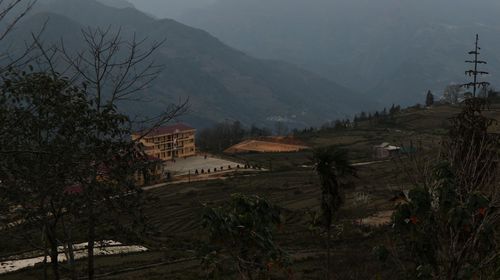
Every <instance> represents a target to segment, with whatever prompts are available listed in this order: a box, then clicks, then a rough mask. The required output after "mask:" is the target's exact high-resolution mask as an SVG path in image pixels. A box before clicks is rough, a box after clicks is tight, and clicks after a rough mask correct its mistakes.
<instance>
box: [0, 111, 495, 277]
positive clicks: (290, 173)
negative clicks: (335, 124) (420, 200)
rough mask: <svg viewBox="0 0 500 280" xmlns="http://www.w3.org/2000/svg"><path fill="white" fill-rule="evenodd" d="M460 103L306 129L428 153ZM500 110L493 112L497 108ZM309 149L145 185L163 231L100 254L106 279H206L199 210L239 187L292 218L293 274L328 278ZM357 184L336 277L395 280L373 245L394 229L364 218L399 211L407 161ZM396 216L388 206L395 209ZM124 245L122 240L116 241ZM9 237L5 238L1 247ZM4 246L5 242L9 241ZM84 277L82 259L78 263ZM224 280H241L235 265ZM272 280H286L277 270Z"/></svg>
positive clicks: (338, 247)
mask: <svg viewBox="0 0 500 280" xmlns="http://www.w3.org/2000/svg"><path fill="white" fill-rule="evenodd" d="M458 111H459V109H458V108H454V107H447V106H440V107H436V108H431V109H422V110H408V111H405V112H403V113H401V114H400V115H398V116H397V117H395V118H394V119H388V120H385V121H383V122H378V123H373V122H372V123H370V122H368V121H367V122H365V123H361V124H360V125H359V126H358V127H356V128H352V129H345V130H338V131H333V130H332V131H329V132H325V131H324V132H315V133H313V134H310V135H304V136H303V137H302V138H303V139H302V140H303V141H304V142H306V143H307V144H308V145H310V146H312V147H315V146H323V145H332V144H335V145H341V146H343V147H345V148H347V149H349V151H350V152H351V159H352V161H353V162H366V161H371V148H372V146H373V145H375V144H380V143H381V142H391V143H394V144H408V143H410V142H412V143H414V144H418V145H420V146H421V147H423V148H424V151H421V152H422V153H424V152H429V151H435V150H436V149H437V147H438V146H439V143H440V140H441V139H442V136H443V135H444V133H445V131H446V127H447V124H448V119H449V118H450V117H451V116H452V115H453V114H456V113H457V112H458ZM491 114H492V115H494V116H499V115H500V114H497V113H496V112H491ZM310 156H311V152H310V151H302V152H297V153H270V154H242V155H238V156H236V158H235V161H237V162H241V161H245V162H251V163H254V164H259V165H261V166H263V167H264V168H266V169H269V170H270V171H267V172H260V173H256V174H246V175H245V174H243V173H241V174H238V173H236V174H232V175H231V176H230V177H229V178H226V179H225V180H212V181H204V182H193V183H183V184H176V185H169V186H166V187H163V188H157V189H153V190H151V191H148V195H150V196H152V197H153V198H154V200H153V201H152V202H150V204H148V205H147V207H146V212H147V215H148V216H149V217H150V222H151V223H152V225H154V226H155V227H156V229H157V231H156V233H155V234H152V235H151V236H149V237H148V238H147V239H146V240H145V241H144V244H142V245H145V246H146V247H148V248H149V249H150V251H149V252H144V253H137V254H130V255H123V256H109V257H99V258H97V261H96V264H97V274H98V275H100V276H101V277H100V278H101V279H120V280H126V279H203V276H204V274H203V271H202V270H201V269H200V261H199V259H198V258H197V257H198V255H197V249H198V248H199V247H200V245H201V244H202V243H203V242H205V241H206V240H205V238H204V236H206V233H205V232H204V230H203V228H202V227H201V223H200V216H201V213H202V211H203V206H204V205H216V204H218V203H221V202H223V201H225V200H227V199H229V197H230V195H231V194H233V193H244V194H258V195H260V196H262V197H264V198H267V199H269V200H271V201H273V202H274V203H276V204H277V205H279V206H280V207H282V209H283V213H284V217H285V219H286V223H285V226H284V229H283V231H281V232H279V234H278V238H277V242H278V243H279V244H280V245H281V246H282V247H283V248H284V249H285V250H286V251H287V252H289V253H290V255H291V257H292V259H293V260H294V263H293V265H292V269H293V271H294V275H295V279H320V278H321V276H322V275H323V274H324V267H325V265H324V264H325V246H324V244H323V239H322V238H321V236H319V235H318V234H317V233H315V232H313V231H311V230H310V212H311V211H315V210H317V209H318V207H319V199H320V189H319V182H318V180H317V177H316V175H315V173H314V171H313V170H312V168H311V167H310V160H309V157H310ZM358 177H359V179H356V180H355V181H354V186H353V187H351V188H348V189H346V190H345V196H346V203H345V206H344V207H343V208H342V210H341V211H340V213H339V219H338V221H337V222H336V226H337V228H338V233H337V234H336V235H335V240H334V242H333V243H334V244H333V250H332V251H333V258H332V260H333V270H334V277H335V278H334V279H376V277H380V279H398V278H400V275H398V274H397V271H396V270H395V269H394V268H393V267H392V266H391V265H384V264H381V263H379V262H378V261H377V260H376V259H375V257H374V256H373V255H372V248H373V247H374V246H376V245H379V244H381V243H384V242H386V241H387V240H388V239H390V238H391V236H390V232H391V226H390V225H382V226H368V225H363V224H360V223H359V221H362V220H363V219H366V218H368V217H372V216H377V215H378V216H384V215H386V214H387V213H388V211H391V210H393V209H394V208H395V205H394V203H393V202H391V198H393V197H394V196H395V195H396V194H397V193H398V192H399V191H401V190H404V189H408V188H409V187H410V184H409V182H408V180H407V177H406V176H405V175H404V172H402V170H401V162H394V161H384V162H379V163H374V164H370V165H363V166H359V167H358ZM389 213H390V212H389ZM120 241H121V240H120ZM5 242H6V241H5V240H3V241H2V243H5ZM2 243H0V245H3V244H2ZM13 247H14V246H7V247H3V248H2V247H0V252H1V254H2V255H5V254H6V253H8V251H9V250H12V249H13ZM80 265H81V267H80V272H81V273H84V272H83V270H84V263H80ZM41 275H42V271H41V268H40V267H38V268H35V269H29V270H25V271H21V272H17V273H12V274H6V275H1V276H0V279H9V280H10V279H40V278H41ZM226 279H235V276H234V275H232V274H231V271H228V272H227V275H226ZM273 279H284V278H283V276H282V275H279V274H276V275H275V277H274V278H273Z"/></svg>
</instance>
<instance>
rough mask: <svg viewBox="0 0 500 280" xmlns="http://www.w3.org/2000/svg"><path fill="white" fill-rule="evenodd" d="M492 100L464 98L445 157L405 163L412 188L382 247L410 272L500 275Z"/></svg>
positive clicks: (478, 276)
mask: <svg viewBox="0 0 500 280" xmlns="http://www.w3.org/2000/svg"><path fill="white" fill-rule="evenodd" d="M486 106H487V100H485V99H484V98H470V99H467V100H465V104H464V109H463V110H462V112H461V113H460V114H459V115H457V116H456V117H454V118H453V119H452V120H451V121H452V127H451V129H450V131H449V135H448V137H447V139H445V141H444V142H443V144H442V148H441V151H442V153H441V154H440V155H439V157H438V158H437V159H436V158H431V159H428V160H426V161H421V160H420V159H418V158H412V159H411V163H409V164H401V166H403V167H404V171H405V172H406V174H408V179H409V181H410V182H412V183H413V184H414V188H413V189H412V190H411V191H410V192H409V201H408V203H406V204H402V205H401V206H399V208H398V209H397V211H396V212H395V214H394V216H393V222H394V228H393V229H394V232H393V234H394V237H395V238H394V243H392V244H389V245H388V247H378V248H377V249H376V252H377V255H378V256H379V257H381V259H383V260H384V261H391V262H392V263H393V264H395V265H396V266H397V267H399V268H400V269H401V270H402V271H403V272H405V273H407V275H408V276H410V277H413V278H417V279H498V278H499V277H500V273H499V270H498V267H499V265H498V264H499V262H500V247H499V245H498V244H499V243H498V241H499V240H498V237H499V235H498V233H499V230H500V210H499V209H500V200H499V198H500V190H499V188H498V175H499V169H498V168H499V165H498V161H499V159H500V152H499V151H500V144H499V143H500V141H499V140H500V139H499V136H498V135H497V134H494V133H490V132H489V131H488V129H489V127H490V126H491V125H492V123H493V122H494V120H492V119H490V118H488V117H486V116H485V115H484V114H483V109H484V108H486ZM424 165H425V166H427V167H425V168H423V167H424ZM415 276H416V277H415Z"/></svg>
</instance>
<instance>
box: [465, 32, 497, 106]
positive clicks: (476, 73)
mask: <svg viewBox="0 0 500 280" xmlns="http://www.w3.org/2000/svg"><path fill="white" fill-rule="evenodd" d="M480 50H481V48H480V47H479V35H478V34H476V44H475V48H474V50H473V51H470V52H469V54H470V55H474V60H466V61H465V62H466V63H471V64H474V70H472V69H471V70H467V71H465V75H468V76H469V77H473V82H470V83H466V84H463V85H460V86H461V87H464V88H471V87H472V88H473V92H472V96H473V97H476V91H477V89H478V88H479V87H483V88H486V87H487V86H489V85H490V83H488V82H479V81H478V77H479V76H482V75H487V74H489V73H488V72H485V71H479V70H478V65H479V64H487V62H486V61H483V60H478V57H479V54H480V53H479V51H480Z"/></svg>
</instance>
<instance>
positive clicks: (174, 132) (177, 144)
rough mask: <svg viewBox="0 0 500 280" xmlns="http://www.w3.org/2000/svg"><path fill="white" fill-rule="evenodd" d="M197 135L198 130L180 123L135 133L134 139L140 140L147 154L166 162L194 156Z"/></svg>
mask: <svg viewBox="0 0 500 280" xmlns="http://www.w3.org/2000/svg"><path fill="white" fill-rule="evenodd" d="M195 134H196V129H194V128H192V127H190V126H188V125H186V124H182V123H178V124H174V125H170V126H163V127H158V128H155V129H151V130H148V129H146V130H143V131H139V132H136V133H133V134H132V139H133V140H137V139H139V141H140V143H141V144H143V146H144V151H145V152H146V154H148V155H150V156H153V157H156V158H159V159H161V160H163V161H165V160H172V159H174V158H179V157H182V158H184V157H189V156H194V155H195V154H196V147H195ZM141 137H142V138H141Z"/></svg>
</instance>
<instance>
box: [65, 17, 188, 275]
mask: <svg viewBox="0 0 500 280" xmlns="http://www.w3.org/2000/svg"><path fill="white" fill-rule="evenodd" d="M82 36H83V39H84V42H85V46H84V48H83V50H81V51H78V52H76V53H71V52H70V50H68V49H67V48H66V47H65V44H64V41H61V44H60V47H58V49H57V52H58V53H59V54H61V56H62V57H63V64H65V67H64V69H66V70H65V71H66V73H68V74H69V75H70V76H71V80H72V81H73V82H81V83H82V85H83V87H84V88H85V89H86V91H87V93H88V94H89V95H91V100H92V101H93V103H92V104H93V106H94V108H95V110H96V114H101V113H105V112H108V111H109V110H116V108H117V107H118V106H119V104H120V102H124V101H137V100H138V99H140V98H138V97H137V93H139V92H141V91H143V90H145V89H147V88H149V86H150V85H151V83H152V82H153V81H154V80H155V79H156V78H157V76H158V74H159V73H160V71H161V70H162V67H161V65H157V64H155V63H154V62H153V61H152V55H153V54H154V53H155V51H157V50H158V48H159V47H160V46H161V45H162V43H163V42H153V43H152V44H151V46H150V47H145V44H146V42H147V41H146V40H145V39H143V40H137V38H136V37H135V35H134V37H133V38H132V39H131V40H130V41H126V40H123V39H122V37H121V31H120V30H118V31H117V32H113V31H112V29H111V27H109V28H107V29H101V28H97V29H91V28H88V29H85V30H82ZM186 110H187V100H186V101H181V102H179V103H178V104H176V105H173V106H170V107H168V108H167V109H166V110H165V111H164V112H162V113H161V114H159V115H158V116H156V117H154V118H152V119H150V120H149V121H150V122H149V123H150V124H149V127H150V129H154V128H155V127H158V126H160V125H162V124H164V123H166V122H169V121H171V120H172V119H174V118H176V117H178V116H179V115H180V114H183V113H184V112H186ZM148 132H149V131H148V130H145V132H144V135H146V134H147V133H148ZM95 137H96V139H100V138H103V137H105V135H103V133H102V131H100V130H99V129H96V130H95ZM140 138H141V137H139V139H137V140H136V141H139V140H140ZM94 159H95V162H96V164H95V166H94V176H93V178H94V180H93V181H94V182H97V181H98V180H97V178H98V176H99V170H98V169H99V166H100V165H101V164H104V162H102V160H103V158H102V154H100V153H99V151H96V153H95V154H94ZM96 185H97V184H91V185H90V186H89V192H88V195H87V198H88V201H87V204H86V206H87V207H86V209H87V213H86V215H87V220H88V233H87V238H88V278H89V279H94V247H95V239H96V222H97V221H98V220H99V216H98V214H97V213H96V203H98V202H99V201H102V199H103V198H102V194H101V193H100V192H99V190H98V189H97V188H96Z"/></svg>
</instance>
